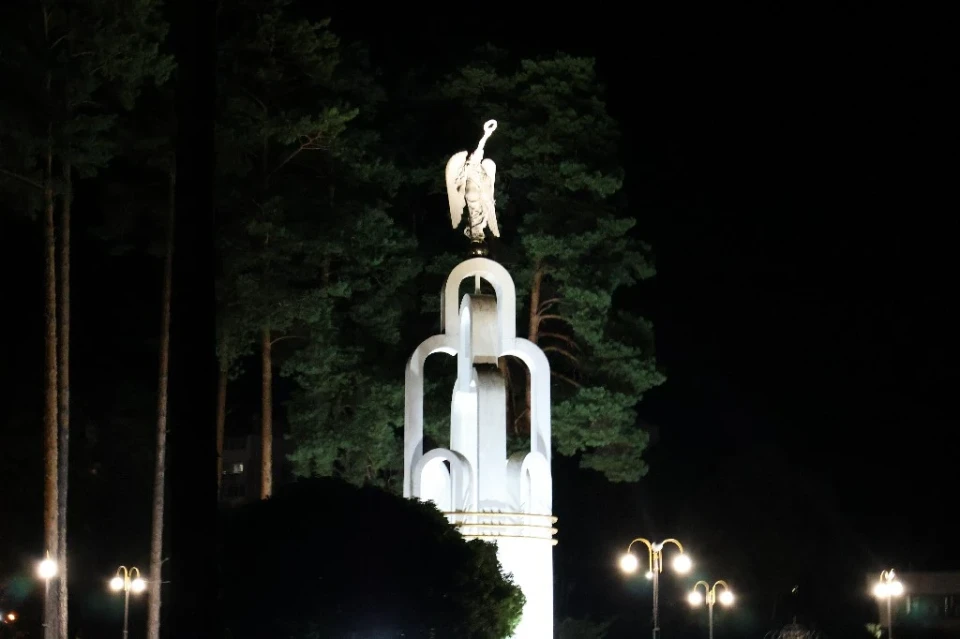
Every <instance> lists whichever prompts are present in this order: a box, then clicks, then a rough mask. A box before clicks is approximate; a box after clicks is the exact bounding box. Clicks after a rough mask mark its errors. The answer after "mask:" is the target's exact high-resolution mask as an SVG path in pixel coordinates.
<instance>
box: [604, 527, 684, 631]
mask: <svg viewBox="0 0 960 639" xmlns="http://www.w3.org/2000/svg"><path fill="white" fill-rule="evenodd" d="M637 542H640V543H642V544H643V545H644V546H646V547H647V567H648V568H649V570H647V575H646V577H647V579H650V580H652V581H653V639H660V573H661V572H663V547H664V546H666V545H667V544H673V545H674V546H676V547H677V550H679V551H680V554H678V555H677V556H676V557H674V558H673V569H674V570H675V571H677V572H678V573H681V574H682V573H685V572H689V571H690V568H691V566H692V565H693V562H691V561H690V557H688V556H687V555H686V554H684V552H683V545H682V544H681V543H680V542H679V541H677V540H676V539H664V540H663V541H661V542H652V541H650V540H649V539H644V538H643V537H637V538H636V539H634V540H633V541H631V542H630V545H629V546H627V552H626V553H624V555H623V557H621V558H620V569H621V570H623V572H625V573H634V572H636V571H637V568H638V567H639V566H640V562H639V561H638V560H637V557H636V556H635V555H634V554H633V553H631V552H630V550H631V549H632V548H633V545H634V544H635V543H637Z"/></svg>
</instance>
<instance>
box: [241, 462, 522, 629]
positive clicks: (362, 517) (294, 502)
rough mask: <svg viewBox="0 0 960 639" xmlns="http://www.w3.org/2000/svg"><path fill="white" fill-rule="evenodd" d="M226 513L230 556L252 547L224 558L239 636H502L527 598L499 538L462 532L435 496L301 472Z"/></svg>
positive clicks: (511, 624)
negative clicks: (506, 572) (422, 497)
mask: <svg viewBox="0 0 960 639" xmlns="http://www.w3.org/2000/svg"><path fill="white" fill-rule="evenodd" d="M224 524H225V525H224V548H223V552H224V556H226V557H236V556H245V557H247V560H246V561H244V562H227V563H225V564H224V565H223V575H222V579H223V581H222V583H223V584H224V593H223V595H224V596H223V602H224V605H225V606H226V609H225V611H224V612H225V615H224V618H225V619H227V620H229V621H228V624H229V625H230V628H229V630H230V633H231V636H233V637H234V638H235V639H243V638H245V637H250V638H253V637H265V636H271V637H273V636H283V637H295V638H304V639H305V638H307V637H354V636H356V637H370V636H380V635H379V634H377V633H386V634H388V635H389V636H404V637H411V638H416V637H423V638H425V639H426V638H428V637H463V638H464V639H471V638H476V639H500V638H502V637H507V636H509V635H510V633H511V631H512V630H513V628H514V627H515V625H516V622H517V621H518V619H519V615H520V611H521V610H522V607H523V595H522V593H521V592H520V590H519V588H517V587H516V586H515V585H513V583H512V582H511V581H510V579H509V578H507V577H504V576H503V574H502V573H501V571H500V566H499V563H498V561H497V558H496V549H495V547H494V546H492V545H490V544H485V543H483V542H480V541H472V542H466V541H464V540H463V538H462V537H461V536H460V534H459V533H458V532H457V531H456V530H455V529H454V528H453V527H451V526H450V525H449V524H448V523H447V522H446V520H445V519H444V517H443V516H442V515H441V514H440V513H439V512H438V511H437V510H436V509H435V508H433V506H432V505H429V504H425V503H420V502H414V501H410V500H405V499H402V498H400V497H397V496H394V495H391V494H389V493H386V492H384V491H382V490H379V489H376V488H372V487H366V488H355V487H353V486H350V485H348V484H346V483H344V482H341V481H338V480H330V479H326V480H317V479H314V480H305V481H301V482H298V483H296V484H293V485H290V486H287V487H285V488H282V489H280V490H279V491H278V492H277V493H276V494H275V495H274V496H273V497H272V498H271V499H270V500H267V501H264V502H258V503H255V504H253V505H251V506H249V507H244V508H243V509H241V510H239V511H237V512H234V513H228V515H227V517H226V519H225V522H224ZM387 531H389V533H388V532H387ZM252 547H256V548H258V551H257V552H255V553H250V552H249V549H250V548H252Z"/></svg>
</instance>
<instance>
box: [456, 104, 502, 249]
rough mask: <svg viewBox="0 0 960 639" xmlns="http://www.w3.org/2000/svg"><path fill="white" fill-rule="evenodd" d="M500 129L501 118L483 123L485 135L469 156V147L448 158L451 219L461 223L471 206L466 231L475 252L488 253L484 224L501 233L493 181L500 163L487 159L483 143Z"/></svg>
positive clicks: (496, 235) (497, 233) (494, 233)
mask: <svg viewBox="0 0 960 639" xmlns="http://www.w3.org/2000/svg"><path fill="white" fill-rule="evenodd" d="M496 130H497V121H496V120H489V121H487V122H486V124H484V125H483V131H484V133H483V137H482V138H481V139H480V144H479V145H477V150H476V151H474V152H473V153H471V154H470V157H469V158H468V157H467V151H461V152H460V153H457V154H456V155H454V156H453V157H452V158H450V161H449V162H447V170H446V181H447V198H448V199H449V200H450V222H451V223H452V224H453V228H457V227H458V226H460V220H461V219H462V217H463V207H464V206H466V207H467V211H468V215H469V224H468V226H467V228H466V229H465V230H464V232H463V234H464V235H466V236H467V237H469V238H470V242H471V244H472V245H473V252H475V253H477V254H485V253H486V249H485V248H483V240H484V232H483V229H484V227H487V228H489V229H490V232H491V233H493V235H494V237H500V229H499V227H497V212H496V210H495V209H494V206H493V182H494V179H495V178H496V175H497V165H496V164H495V163H494V161H493V160H491V159H490V158H487V159H486V160H485V159H483V147H484V145H485V144H486V143H487V138H489V137H490V135H491V134H493V132H494V131H496Z"/></svg>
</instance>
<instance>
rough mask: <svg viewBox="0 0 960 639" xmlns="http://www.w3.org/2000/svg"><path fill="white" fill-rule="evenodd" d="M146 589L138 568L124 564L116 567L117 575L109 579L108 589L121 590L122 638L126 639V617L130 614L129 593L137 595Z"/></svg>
mask: <svg viewBox="0 0 960 639" xmlns="http://www.w3.org/2000/svg"><path fill="white" fill-rule="evenodd" d="M146 589H147V582H146V581H144V580H143V579H141V578H140V570H139V569H137V568H130V569H129V570H127V567H126V566H120V567H119V568H117V575H116V577H114V578H113V579H111V580H110V590H112V591H114V592H120V591H121V590H122V591H123V639H127V619H128V618H129V616H130V593H131V592H132V593H133V594H135V595H139V594H140V593H141V592H143V591H144V590H146Z"/></svg>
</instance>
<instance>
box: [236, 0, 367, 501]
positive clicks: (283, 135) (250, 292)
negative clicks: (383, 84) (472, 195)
mask: <svg viewBox="0 0 960 639" xmlns="http://www.w3.org/2000/svg"><path fill="white" fill-rule="evenodd" d="M290 4H291V2H290V0H244V1H242V2H237V3H235V4H233V5H231V6H229V7H224V8H223V9H222V11H221V15H220V23H221V24H222V25H224V30H223V33H224V37H223V38H222V40H221V44H220V51H219V63H218V64H219V67H220V72H219V74H218V75H219V78H220V84H219V87H218V102H219V111H220V118H219V128H218V140H217V142H218V161H219V170H220V176H219V183H218V194H217V202H218V204H217V206H218V217H219V216H222V217H223V218H225V220H226V221H225V224H224V226H223V228H224V231H225V233H224V242H223V246H222V250H223V257H224V259H223V263H224V279H225V280H226V283H225V285H224V286H222V287H221V290H222V291H223V296H222V299H221V310H222V311H223V314H225V315H226V314H229V313H231V312H233V311H236V313H237V314H238V316H234V317H224V319H223V321H222V325H223V326H224V327H225V328H226V329H227V330H225V331H221V338H222V339H224V340H229V342H230V343H231V344H236V351H238V352H242V350H243V345H244V344H249V343H251V342H252V343H255V344H256V345H257V350H258V352H259V354H260V362H261V451H260V452H261V467H260V477H261V486H260V496H261V498H263V499H266V498H268V497H269V496H270V494H271V493H272V490H273V486H272V482H273V474H274V472H273V457H274V455H273V440H274V427H273V417H274V414H273V413H274V411H273V379H274V359H275V354H274V346H275V345H276V344H277V343H278V341H279V340H282V339H284V338H285V337H286V335H285V333H286V332H287V331H288V330H290V329H291V328H292V327H293V326H294V325H295V324H296V323H297V322H298V321H299V320H300V317H301V316H302V315H303V314H304V313H307V314H309V313H310V312H311V311H310V310H309V309H308V305H309V304H310V303H311V302H312V301H314V299H315V298H314V297H313V296H310V295H308V294H306V295H305V294H301V293H298V292H297V291H296V288H297V285H296V284H295V282H296V281H297V280H304V279H306V278H308V277H309V274H306V273H305V272H304V269H303V262H304V256H305V253H304V247H305V242H306V240H307V238H306V237H305V236H304V235H303V234H304V233H309V226H310V225H309V224H308V223H307V221H306V220H304V219H303V218H304V217H305V216H306V217H307V218H309V214H308V212H306V211H302V210H296V207H298V206H301V207H302V206H303V204H304V200H303V197H302V195H303V192H304V191H305V190H317V189H318V188H319V187H318V186H317V184H319V183H320V182H319V180H318V178H322V175H320V174H318V172H317V171H316V170H315V169H312V168H305V167H309V166H310V164H311V163H312V162H314V161H315V159H314V158H313V157H311V156H313V155H316V154H318V153H319V154H323V153H326V152H327V150H328V149H329V148H330V145H331V144H332V143H333V142H334V140H336V138H337V136H338V135H339V134H340V133H341V132H342V131H343V129H344V127H345V126H346V124H347V123H348V122H349V121H350V120H351V119H352V118H353V117H354V116H355V115H356V111H355V110H353V109H349V108H347V107H346V105H345V104H343V103H342V101H341V100H339V98H338V97H337V95H336V94H335V93H334V92H333V91H332V84H331V83H332V77H333V73H334V71H335V69H336V66H337V63H338V61H339V58H338V45H339V41H338V39H337V38H336V37H335V36H334V35H333V34H332V33H331V32H330V31H329V29H328V22H326V21H322V22H311V21H308V20H305V19H301V18H298V17H296V16H294V15H293V14H292V13H291V11H290V6H289V5H290ZM250 69H256V72H255V73H251V72H250ZM290 175H297V176H299V177H297V178H296V179H288V176H290ZM305 177H306V178H307V179H310V178H312V179H313V184H310V185H308V184H306V183H305ZM298 217H299V219H298ZM315 223H316V222H315ZM224 352H225V351H224ZM221 371H224V373H225V371H226V366H225V365H224V360H223V359H221ZM224 381H225V379H224V374H222V375H221V384H223V382H224ZM221 388H224V387H223V386H221ZM224 392H225V388H224ZM219 421H220V420H219V419H218V422H219Z"/></svg>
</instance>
